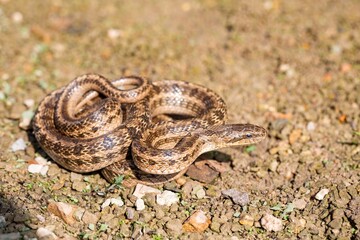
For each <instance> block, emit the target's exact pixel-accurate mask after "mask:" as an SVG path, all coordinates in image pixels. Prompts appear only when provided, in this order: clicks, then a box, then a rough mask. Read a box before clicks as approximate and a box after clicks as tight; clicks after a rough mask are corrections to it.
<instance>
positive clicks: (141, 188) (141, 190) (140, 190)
mask: <svg viewBox="0 0 360 240" xmlns="http://www.w3.org/2000/svg"><path fill="white" fill-rule="evenodd" d="M147 193H156V194H160V193H161V191H160V190H159V189H156V188H153V187H149V186H146V185H143V184H140V183H138V184H137V185H136V187H135V190H134V193H133V195H134V196H135V197H137V198H142V197H143V196H144V195H145V194H147Z"/></svg>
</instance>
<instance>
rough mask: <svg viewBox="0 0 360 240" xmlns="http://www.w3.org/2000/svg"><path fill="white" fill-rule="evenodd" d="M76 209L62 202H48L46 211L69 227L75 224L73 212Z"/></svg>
mask: <svg viewBox="0 0 360 240" xmlns="http://www.w3.org/2000/svg"><path fill="white" fill-rule="evenodd" d="M77 208H78V207H77V206H75V205H70V204H67V203H63V202H50V203H49V205H48V211H49V212H51V213H52V214H54V215H55V216H57V217H59V218H61V219H62V220H63V221H64V222H65V223H67V224H69V225H71V224H74V223H75V219H74V216H73V214H74V212H75V211H76V209H77Z"/></svg>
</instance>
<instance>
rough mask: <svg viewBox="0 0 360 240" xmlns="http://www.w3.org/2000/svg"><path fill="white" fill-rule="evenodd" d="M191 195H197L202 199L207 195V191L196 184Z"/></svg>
mask: <svg viewBox="0 0 360 240" xmlns="http://www.w3.org/2000/svg"><path fill="white" fill-rule="evenodd" d="M191 195H193V196H196V197H197V198H198V199H202V198H204V197H205V196H206V193H205V190H204V188H203V187H202V186H201V185H196V186H194V187H193V189H192V192H191Z"/></svg>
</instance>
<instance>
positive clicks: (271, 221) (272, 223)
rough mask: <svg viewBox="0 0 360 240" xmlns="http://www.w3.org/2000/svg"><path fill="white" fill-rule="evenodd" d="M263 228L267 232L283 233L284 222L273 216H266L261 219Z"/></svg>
mask: <svg viewBox="0 0 360 240" xmlns="http://www.w3.org/2000/svg"><path fill="white" fill-rule="evenodd" d="M261 226H262V227H263V228H264V229H265V230H266V231H274V232H278V231H281V230H282V229H283V224H282V221H281V220H280V219H278V218H276V217H274V216H273V215H271V214H265V215H264V216H263V217H262V218H261Z"/></svg>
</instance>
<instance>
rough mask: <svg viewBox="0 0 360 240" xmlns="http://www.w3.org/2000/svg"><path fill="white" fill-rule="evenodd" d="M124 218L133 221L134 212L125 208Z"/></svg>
mask: <svg viewBox="0 0 360 240" xmlns="http://www.w3.org/2000/svg"><path fill="white" fill-rule="evenodd" d="M125 215H126V218H127V219H129V220H132V219H134V216H135V210H134V209H133V208H131V207H127V208H126V211H125Z"/></svg>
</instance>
